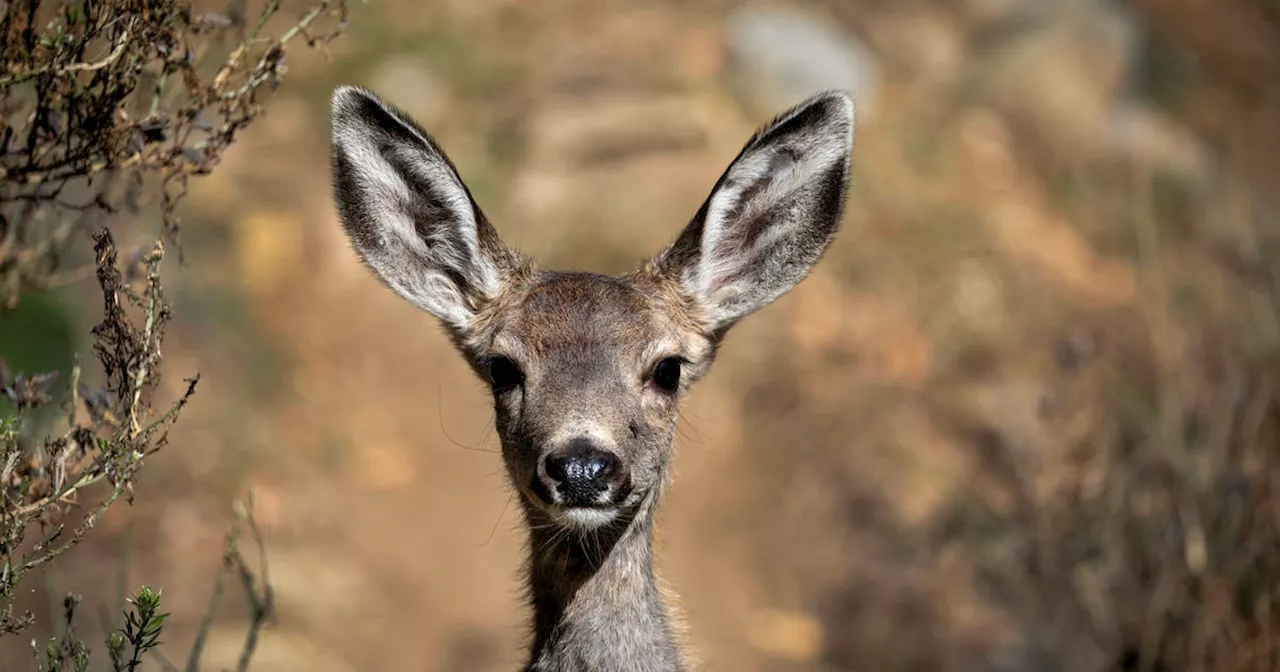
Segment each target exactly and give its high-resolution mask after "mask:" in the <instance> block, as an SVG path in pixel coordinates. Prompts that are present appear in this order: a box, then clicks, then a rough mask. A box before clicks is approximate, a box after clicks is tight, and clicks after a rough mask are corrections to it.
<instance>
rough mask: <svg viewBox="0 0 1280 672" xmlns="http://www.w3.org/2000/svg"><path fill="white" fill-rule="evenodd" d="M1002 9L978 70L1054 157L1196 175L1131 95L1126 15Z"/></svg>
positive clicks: (1190, 159)
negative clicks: (1119, 161) (1116, 161)
mask: <svg viewBox="0 0 1280 672" xmlns="http://www.w3.org/2000/svg"><path fill="white" fill-rule="evenodd" d="M1004 4H1009V5H1010V7H1011V8H1010V9H1009V12H1008V16H1007V17H1005V18H1004V20H1003V21H1002V22H1000V23H999V24H998V25H997V26H994V27H988V28H987V29H986V31H985V35H984V37H983V41H984V42H985V43H986V44H987V46H988V47H989V48H990V49H991V50H992V51H991V54H992V55H991V56H990V57H988V61H987V63H986V64H985V65H984V66H983V68H982V69H983V72H984V73H985V75H984V76H985V77H986V78H987V81H988V84H989V90H990V92H991V94H992V95H993V97H994V98H995V100H997V101H998V102H999V104H1000V106H1001V107H1003V108H1005V109H1006V110H1007V111H1008V112H1009V113H1011V114H1012V115H1014V116H1015V117H1017V118H1018V119H1019V120H1020V121H1021V122H1023V123H1027V124H1030V126H1031V127H1032V128H1034V129H1035V131H1036V133H1037V134H1039V135H1040V136H1041V137H1043V138H1045V139H1046V140H1047V141H1048V142H1049V143H1050V144H1051V145H1052V146H1054V147H1055V148H1058V149H1061V150H1062V151H1064V152H1068V153H1075V154H1080V153H1084V154H1086V155H1088V154H1093V155H1096V156H1105V157H1112V156H1115V157H1123V158H1126V159H1130V160H1134V161H1138V162H1140V163H1144V164H1147V165H1151V166H1155V167H1159V168H1161V169H1163V170H1167V171H1171V172H1174V173H1178V174H1181V175H1183V176H1186V177H1192V178H1198V177H1203V174H1204V170H1205V161H1206V151H1205V150H1204V148H1202V147H1201V146H1200V144H1199V143H1198V142H1197V141H1196V139H1195V138H1194V136H1192V135H1191V134H1190V133H1189V132H1187V131H1186V130H1185V129H1181V128H1178V127H1177V126H1176V125H1175V124H1174V123H1173V122H1172V121H1171V120H1170V119H1166V118H1163V117H1160V116H1159V115H1157V114H1156V113H1154V112H1153V111H1151V110H1150V109H1148V108H1146V107H1145V106H1144V105H1143V104H1141V103H1139V102H1138V101H1135V100H1134V99H1133V98H1132V96H1131V93H1132V92H1131V91H1130V89H1131V88H1132V87H1131V83H1132V81H1133V77H1134V70H1135V68H1136V65H1137V63H1138V60H1139V55H1140V52H1141V49H1142V45H1143V39H1142V34H1141V31H1140V27H1139V26H1138V24H1137V22H1136V20H1135V19H1134V17H1133V16H1132V15H1131V14H1130V13H1128V12H1126V11H1124V10H1122V9H1119V8H1116V7H1114V6H1112V5H1111V4H1109V3H1104V2H1095V1H1089V2H1071V3H1066V2H1059V1H1056V0H1037V1H1035V2H1031V1H1030V0H1026V1H1024V2H1017V3H1004ZM1002 6H1003V5H1002Z"/></svg>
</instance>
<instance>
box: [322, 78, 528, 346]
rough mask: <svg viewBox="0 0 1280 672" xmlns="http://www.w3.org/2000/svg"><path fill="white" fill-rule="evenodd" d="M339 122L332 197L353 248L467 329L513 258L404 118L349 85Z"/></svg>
mask: <svg viewBox="0 0 1280 672" xmlns="http://www.w3.org/2000/svg"><path fill="white" fill-rule="evenodd" d="M332 122H333V151H332V156H331V159H332V171H333V189H334V198H335V201H336V203H337V208H338V215H339V218H340V219H341V220H342V227H343V229H344V230H345V231H346V234H347V237H348V238H349V239H350V240H351V243H352V245H353V246H354V247H355V250H356V252H357V253H358V254H359V255H360V257H361V259H363V260H364V262H365V263H366V264H367V265H368V266H369V267H370V268H371V269H372V270H373V272H374V273H375V274H376V275H377V276H378V277H379V278H380V279H381V280H382V281H383V282H384V283H386V284H387V285H388V286H389V287H391V289H393V290H395V292H396V293H397V294H399V295H400V296H402V297H404V298H405V299H407V300H408V301H409V302H410V303H412V304H414V305H416V306H418V307H419V308H422V309H423V310H426V311H427V312H429V313H431V314H433V315H435V316H436V317H438V318H439V319H440V320H441V321H442V322H444V324H445V326H447V327H449V328H450V329H452V330H454V331H455V332H458V333H465V332H466V330H467V329H468V328H469V327H470V325H471V321H472V318H473V317H474V315H475V313H476V311H477V310H478V309H479V308H480V306H481V305H483V303H484V302H485V301H488V300H490V299H492V297H493V296H494V295H496V294H497V292H498V291H499V289H500V287H501V285H502V282H503V280H504V276H505V273H506V269H507V268H508V267H509V265H510V260H511V253H510V252H509V251H508V250H507V249H506V248H505V247H504V246H503V245H502V243H501V241H500V240H499V239H498V235H497V232H496V231H494V229H493V227H492V226H491V225H490V224H489V222H488V220H486V219H485V217H484V215H483V213H481V212H480V208H479V207H478V206H476V204H475V201H473V200H472V198H471V194H470V192H469V191H468V190H467V187H466V185H464V184H463V182H462V179H461V178H460V177H459V176H458V172H457V170H455V169H454V167H453V164H452V163H451V162H450V161H449V159H448V157H446V156H445V154H444V152H443V151H441V150H440V148H439V147H438V146H437V145H436V143H435V141H433V140H432V138H431V136H429V135H428V134H427V133H426V132H425V131H423V130H422V129H421V128H419V127H418V125H417V124H416V123H414V121H413V120H412V119H411V118H410V117H409V116H408V115H407V114H406V113H404V112H402V111H400V110H398V109H396V108H395V107H393V106H391V105H388V104H386V103H384V102H383V101H381V100H380V99H379V98H378V97H377V96H375V95H374V94H372V93H370V92H369V91H366V90H364V89H360V88H356V87H351V86H344V87H339V88H338V89H337V90H335V91H334V93H333V100H332Z"/></svg>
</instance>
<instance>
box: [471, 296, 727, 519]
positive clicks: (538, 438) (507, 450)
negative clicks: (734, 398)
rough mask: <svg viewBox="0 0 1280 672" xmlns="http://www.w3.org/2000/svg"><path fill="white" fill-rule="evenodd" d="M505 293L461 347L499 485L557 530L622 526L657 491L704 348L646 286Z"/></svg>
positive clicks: (680, 310)
mask: <svg viewBox="0 0 1280 672" xmlns="http://www.w3.org/2000/svg"><path fill="white" fill-rule="evenodd" d="M513 291H514V292H515V293H516V298H515V299H514V300H513V301H511V305H501V304H499V306H498V307H496V308H495V309H493V310H492V311H490V312H484V313H482V315H481V319H482V321H483V323H484V324H485V329H483V330H482V331H481V332H480V333H481V336H480V338H479V339H474V340H473V341H472V343H471V344H470V345H469V350H470V354H471V356H472V358H473V361H474V362H475V363H476V368H477V370H478V372H479V373H480V374H481V376H482V377H484V378H485V379H486V380H487V381H488V382H489V384H490V386H491V387H492V390H493V397H494V410H495V417H496V418H497V427H498V434H499V436H500V437H501V438H502V446H503V457H504V460H505V462H506V465H507V471H508V474H509V475H510V477H511V482H512V483H513V484H514V485H515V487H516V488H517V489H518V491H519V492H520V494H521V495H522V496H523V498H524V500H525V502H526V504H528V505H532V506H534V507H537V508H538V509H539V510H540V511H541V512H543V513H545V514H546V515H547V516H548V517H549V518H550V519H551V520H553V521H555V522H557V523H560V524H564V525H568V526H576V527H581V528H591V527H594V526H597V525H601V524H606V523H609V522H611V521H613V520H614V519H615V518H617V517H618V516H619V515H622V516H623V517H625V515H626V514H627V513H628V512H631V511H634V510H635V509H636V508H637V507H639V506H640V505H641V504H642V503H643V502H644V501H645V500H646V498H648V497H649V496H650V495H651V494H656V492H657V491H658V489H659V487H660V485H661V483H662V481H663V477H664V475H665V473H666V465H667V462H668V457H669V454H670V447H671V439H672V435H673V433H674V431H675V422H676V402H677V399H678V397H679V396H680V394H681V392H682V391H683V390H685V389H687V387H688V385H689V383H691V382H692V381H693V380H695V379H696V378H697V376H698V375H699V374H700V372H701V371H702V370H703V369H704V368H705V362H706V361H707V360H708V359H709V358H710V356H711V352H712V347H713V341H712V340H711V339H710V338H708V337H707V336H706V335H705V334H703V333H701V332H700V331H699V330H698V329H697V328H696V326H695V325H696V323H695V322H694V321H693V319H691V316H690V315H688V314H686V313H685V311H684V307H683V306H680V305H678V304H677V305H671V304H670V303H669V302H668V301H667V300H666V299H665V297H664V296H663V293H662V291H661V290H660V285H659V284H658V281H657V279H655V278H642V277H633V278H627V279H622V278H612V277H608V276H600V275H593V274H587V273H550V272H537V273H534V274H532V276H531V277H530V278H529V279H528V281H527V283H526V284H524V285H523V286H522V287H520V288H519V289H514V288H513Z"/></svg>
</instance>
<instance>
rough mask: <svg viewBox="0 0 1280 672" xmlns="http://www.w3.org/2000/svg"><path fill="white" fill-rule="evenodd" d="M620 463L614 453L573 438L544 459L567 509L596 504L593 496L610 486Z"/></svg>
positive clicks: (584, 440) (589, 442)
mask: <svg viewBox="0 0 1280 672" xmlns="http://www.w3.org/2000/svg"><path fill="white" fill-rule="evenodd" d="M621 467H622V464H621V462H620V461H619V460H618V457H617V456H616V455H614V454H613V453H611V452H609V451H607V450H602V449H600V448H597V447H596V446H595V445H594V444H593V443H592V442H591V441H589V440H586V439H575V440H573V441H571V442H569V444H568V445H566V446H565V447H564V448H561V449H558V450H556V451H555V452H553V453H551V454H550V455H548V456H547V461H546V468H547V476H548V477H550V478H551V479H552V480H554V481H555V483H554V484H548V485H552V486H553V487H556V489H557V490H559V492H560V495H561V496H562V497H564V500H565V501H564V503H565V504H567V505H569V506H587V505H590V504H596V503H597V502H596V497H597V495H599V494H600V493H601V492H603V491H604V490H606V489H607V488H608V487H609V483H610V482H611V481H612V480H613V478H614V476H616V475H617V474H618V470H619V469H621Z"/></svg>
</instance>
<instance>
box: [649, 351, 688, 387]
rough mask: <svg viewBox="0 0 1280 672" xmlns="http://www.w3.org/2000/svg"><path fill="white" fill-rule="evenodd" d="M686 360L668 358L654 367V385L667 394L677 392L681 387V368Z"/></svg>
mask: <svg viewBox="0 0 1280 672" xmlns="http://www.w3.org/2000/svg"><path fill="white" fill-rule="evenodd" d="M683 363H684V360H682V359H680V358H679V357H668V358H666V359H664V360H662V361H660V362H658V363H657V365H655V366H654V367H653V384H654V385H657V386H658V387H659V388H661V389H663V390H665V391H667V392H675V391H676V390H677V389H679V387H680V366H681V365H682V364H683Z"/></svg>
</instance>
